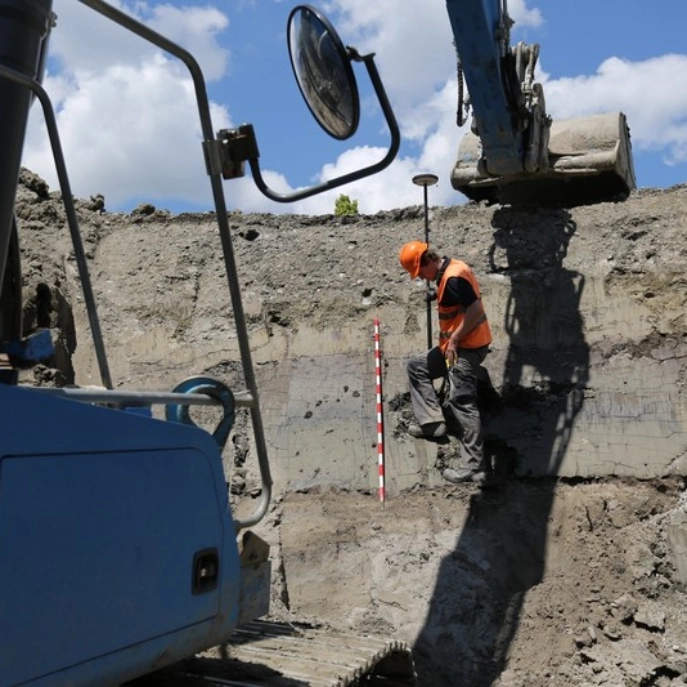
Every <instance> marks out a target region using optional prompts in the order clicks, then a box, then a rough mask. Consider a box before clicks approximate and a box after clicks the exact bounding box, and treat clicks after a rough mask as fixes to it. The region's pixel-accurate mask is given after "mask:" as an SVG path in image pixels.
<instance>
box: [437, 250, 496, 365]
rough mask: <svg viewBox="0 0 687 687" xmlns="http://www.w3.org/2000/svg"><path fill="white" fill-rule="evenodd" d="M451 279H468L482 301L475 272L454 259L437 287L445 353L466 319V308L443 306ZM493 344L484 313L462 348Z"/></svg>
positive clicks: (441, 342)
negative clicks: (449, 342)
mask: <svg viewBox="0 0 687 687" xmlns="http://www.w3.org/2000/svg"><path fill="white" fill-rule="evenodd" d="M451 277H462V278H463V279H467V281H469V282H470V286H472V289H473V291H474V292H475V295H476V296H477V298H478V299H479V300H480V301H481V300H482V298H481V296H480V292H479V284H478V283H477V279H476V278H475V275H474V273H473V271H472V270H471V269H470V267H469V266H468V265H466V264H465V263H464V262H462V261H461V260H455V259H452V260H451V261H450V262H449V264H448V266H447V267H446V269H445V270H444V274H443V275H442V277H441V281H440V282H439V284H438V286H437V304H438V305H437V310H438V311H439V347H440V348H441V350H442V351H443V352H445V351H446V347H447V346H448V340H449V338H450V337H451V334H452V333H453V332H454V331H455V329H456V328H457V327H458V326H459V325H460V323H461V322H462V321H463V318H464V317H465V308H463V306H462V305H451V306H448V307H447V306H442V305H441V301H442V298H443V296H444V289H445V287H446V283H447V282H448V280H449V279H450V278H451ZM490 343H491V329H490V327H489V321H488V320H487V314H486V313H485V312H484V310H483V311H482V317H481V318H480V320H479V322H478V324H477V326H476V327H475V328H474V329H473V330H472V331H471V332H470V333H469V334H467V336H465V337H463V338H462V339H461V341H460V347H461V348H480V347H481V346H488V345H489V344H490Z"/></svg>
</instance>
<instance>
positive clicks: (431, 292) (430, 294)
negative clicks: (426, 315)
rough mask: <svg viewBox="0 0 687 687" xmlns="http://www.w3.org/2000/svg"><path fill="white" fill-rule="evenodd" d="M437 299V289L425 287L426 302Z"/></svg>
mask: <svg viewBox="0 0 687 687" xmlns="http://www.w3.org/2000/svg"><path fill="white" fill-rule="evenodd" d="M436 299H437V290H436V289H427V293H426V294H425V300H426V301H427V302H428V303H431V302H432V301H435V300H436Z"/></svg>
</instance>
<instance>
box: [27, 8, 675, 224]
mask: <svg viewBox="0 0 687 687" xmlns="http://www.w3.org/2000/svg"><path fill="white" fill-rule="evenodd" d="M111 4H112V5H113V6H115V7H117V8H119V9H121V10H122V11H124V12H126V13H127V14H130V15H131V16H133V17H135V18H136V19H137V20H138V21H140V22H142V23H144V24H146V25H148V26H150V27H151V28H153V29H154V30H155V31H157V32H159V33H161V34H162V35H164V36H166V37H167V38H169V39H170V40H172V41H173V42H175V43H177V44H178V45H180V46H182V47H183V48H185V49H186V50H188V51H189V52H190V53H191V54H192V55H193V56H194V57H195V58H196V60H197V61H198V63H199V64H200V66H201V69H202V70H203V73H204V78H205V83H206V86H207V90H208V95H209V98H210V108H211V110H210V111H211V117H212V124H213V130H214V131H215V132H217V131H219V130H221V129H232V128H236V127H238V126H240V125H241V124H244V123H250V124H252V125H253V127H254V129H255V133H256V138H257V143H258V146H259V151H260V168H261V170H262V174H263V178H264V180H265V182H266V184H267V185H268V187H269V188H270V189H273V190H274V191H276V192H277V193H282V194H284V193H292V192H294V191H295V190H296V189H301V188H305V187H309V186H313V185H317V184H321V183H323V181H324V180H326V179H331V178H335V177H338V176H341V175H342V174H346V173H349V172H350V171H352V170H353V169H356V168H361V167H367V166H369V165H371V164H374V163H376V162H379V161H380V160H382V159H383V158H384V156H385V155H386V152H387V149H388V146H389V143H390V135H389V132H388V128H387V126H386V123H385V120H384V117H383V114H382V111H381V109H380V107H379V104H378V103H377V100H376V98H375V96H374V91H373V88H372V86H371V84H370V79H369V77H368V74H367V70H366V69H365V66H364V65H363V64H362V63H354V64H353V71H354V73H355V76H356V80H357V83H358V88H359V91H360V96H361V122H360V126H359V129H358V131H357V133H356V134H355V136H353V137H352V138H350V139H348V140H345V141H340V140H335V139H332V138H329V137H328V136H327V135H326V133H325V132H324V131H323V129H322V128H321V127H320V126H319V124H317V122H316V121H315V120H314V119H313V118H312V116H311V115H310V112H309V110H308V108H307V106H306V104H305V102H304V100H303V97H302V96H301V93H300V91H299V89H298V87H297V84H296V81H295V79H294V77H293V73H292V69H291V64H290V61H289V57H288V52H287V41H286V24H287V19H288V16H289V13H290V11H291V9H292V7H294V6H295V4H297V3H292V2H285V1H282V0H231V1H229V0H170V1H169V2H154V1H152V0H150V1H146V0H136V1H135V2H133V1H129V0H126V1H122V0H111ZM310 4H311V5H313V6H315V7H316V8H317V9H319V10H321V11H322V12H323V13H324V14H325V16H326V17H327V18H328V19H329V20H330V21H331V23H332V24H333V25H334V27H335V28H336V30H337V32H338V34H339V36H340V38H341V41H342V42H343V43H344V44H345V45H350V46H354V47H355V48H356V49H357V50H358V52H359V53H360V54H361V55H368V54H374V64H375V66H376V68H377V70H378V72H379V75H380V77H381V80H382V83H383V85H384V89H385V91H386V94H387V97H388V99H389V102H390V103H391V106H392V108H393V110H394V114H395V117H396V120H397V121H398V125H399V128H400V131H401V148H400V151H399V153H398V156H397V157H396V159H395V160H394V162H393V163H392V164H391V165H390V166H389V167H387V168H386V169H385V170H383V171H382V172H380V173H377V174H375V175H373V176H370V177H366V178H365V179H362V180H360V181H357V182H354V183H352V184H347V185H345V186H340V187H338V188H335V189H332V190H330V191H327V192H325V193H322V194H319V195H316V196H314V197H311V198H307V199H304V200H301V201H297V202H295V203H278V202H275V201H273V200H270V199H269V198H267V197H265V196H264V195H263V194H262V193H261V192H260V191H259V190H258V189H257V188H256V186H255V184H254V182H253V179H252V176H251V173H250V171H249V170H248V169H247V172H246V176H245V177H243V178H240V179H232V180H226V181H223V183H222V186H223V190H224V195H225V198H226V205H227V208H228V209H229V210H241V211H243V212H270V213H299V214H301V213H302V214H329V213H333V212H334V206H335V202H336V199H337V197H338V196H339V195H341V194H346V195H348V196H349V198H351V199H352V200H355V201H357V203H358V210H359V212H361V213H363V214H373V213H375V212H378V211H380V210H392V209H395V208H403V207H408V206H411V205H418V204H421V203H422V202H423V190H422V189H421V188H419V187H418V186H415V185H414V184H413V183H412V178H413V176H415V175H416V174H419V173H425V172H431V173H433V174H436V175H437V177H438V178H439V179H438V182H437V184H436V185H434V186H430V187H429V189H428V202H429V204H430V206H435V205H436V206H449V205H455V204H459V203H463V202H466V200H467V199H466V198H465V197H464V196H463V195H462V194H460V193H459V192H457V191H455V190H454V189H453V188H452V187H451V184H450V174H451V170H452V168H453V165H454V163H455V159H456V152H457V149H458V144H459V141H460V138H461V137H462V135H463V133H464V131H465V130H466V129H467V128H468V127H467V126H464V127H462V128H458V127H457V126H456V122H455V119H456V102H457V82H456V62H455V49H454V47H453V35H452V32H451V27H450V23H449V20H448V14H447V10H446V4H445V1H444V0H375V1H374V2H371V1H370V0H323V1H322V2H319V3H317V2H311V3H310ZM53 10H54V12H55V14H56V15H57V24H56V26H55V28H54V29H53V32H52V35H51V37H50V44H49V45H50V49H49V60H48V63H47V69H46V74H45V78H44V82H43V85H44V87H45V89H46V91H47V93H48V95H49V96H50V98H51V101H52V104H53V107H54V109H55V112H56V116H57V122H58V127H59V131H60V141H61V145H62V148H63V152H64V155H65V158H66V165H67V170H68V172H69V178H70V185H71V189H72V193H73V195H75V196H76V197H79V198H88V197H90V196H93V195H95V194H102V195H104V197H105V206H106V209H107V210H108V211H115V212H116V211H120V212H130V211H131V210H132V209H133V208H135V207H136V206H137V205H139V204H140V203H143V202H145V203H152V204H153V205H155V206H156V207H158V208H161V209H167V210H170V211H171V212H173V213H175V214H176V213H180V212H203V211H207V210H213V209H214V205H213V200H212V192H211V186H210V180H209V177H208V176H207V173H206V171H205V162H204V157H203V150H202V145H201V134H200V123H199V121H200V120H199V116H198V111H197V107H196V100H195V94H194V88H193V84H192V81H191V78H190V75H189V73H188V71H187V69H186V67H185V66H184V65H183V64H181V63H180V62H179V61H178V60H177V59H176V58H174V57H172V56H171V55H169V54H166V53H163V52H161V51H160V50H158V49H157V48H155V47H154V46H151V45H149V44H148V43H146V42H145V41H144V40H142V39H141V38H139V37H138V36H134V35H132V34H130V33H128V32H127V31H126V30H125V29H123V28H121V27H120V26H117V25H115V24H113V23H112V22H110V21H109V20H107V19H105V18H103V17H102V16H100V15H99V14H98V13H97V12H95V11H94V10H93V9H91V8H89V7H87V6H86V5H84V4H82V3H81V2H79V1H78V0H53ZM508 11H509V13H510V15H511V17H512V18H513V19H514V20H515V25H514V26H513V29H512V33H511V44H512V45H515V44H516V43H517V42H518V41H521V40H522V41H525V42H526V43H528V44H532V43H538V44H539V45H540V56H539V62H538V65H537V70H536V72H535V78H536V81H538V82H539V83H541V85H542V87H543V90H544V95H545V98H546V107H547V111H548V113H549V114H550V115H551V116H552V117H553V119H554V120H559V119H567V118H575V117H583V116H588V115H592V114H597V113H602V112H623V113H624V114H625V115H626V116H627V121H628V124H629V127H630V135H631V141H632V149H633V156H634V166H635V173H636V177H637V186H638V187H640V188H644V187H658V188H666V187H669V186H672V185H674V184H680V183H684V182H686V181H687V43H686V42H685V38H684V27H685V26H687V2H685V1H684V0H661V1H660V2H657V3H656V5H647V4H646V3H645V2H642V1H640V0H625V2H622V3H619V2H612V1H609V0H606V1H605V2H599V0H593V1H592V0H510V1H509V2H508ZM22 164H23V165H24V166H26V167H28V168H29V169H31V170H32V171H34V172H36V173H37V174H39V175H40V176H41V177H43V178H44V179H45V180H46V181H47V182H48V184H49V185H50V188H51V190H59V183H58V180H57V175H56V172H55V165H54V162H53V159H52V155H51V152H50V144H49V141H48V137H47V133H46V129H45V125H44V120H43V115H42V112H41V109H40V107H39V105H38V103H34V106H33V108H32V111H31V115H30V120H29V126H28V130H27V136H26V142H25V147H24V155H23V160H22Z"/></svg>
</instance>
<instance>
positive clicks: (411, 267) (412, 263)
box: [398, 241, 429, 279]
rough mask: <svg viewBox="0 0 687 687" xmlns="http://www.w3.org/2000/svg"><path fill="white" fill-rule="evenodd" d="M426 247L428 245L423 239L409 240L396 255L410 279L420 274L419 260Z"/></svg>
mask: <svg viewBox="0 0 687 687" xmlns="http://www.w3.org/2000/svg"><path fill="white" fill-rule="evenodd" d="M428 248H429V246H428V245H427V244H426V243H425V242H424V241H409V242H408V243H406V244H405V246H403V248H401V252H400V254H399V256H398V257H399V259H400V261H401V265H403V269H404V270H405V271H406V272H408V274H410V278H411V279H417V277H418V275H419V274H420V260H421V259H422V256H423V255H424V254H425V252H426V251H427V249H428Z"/></svg>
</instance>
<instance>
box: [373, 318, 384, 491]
mask: <svg viewBox="0 0 687 687" xmlns="http://www.w3.org/2000/svg"><path fill="white" fill-rule="evenodd" d="M374 340H375V390H376V393H377V469H378V472H379V500H380V501H381V502H382V503H384V498H385V493H384V410H383V405H382V352H381V347H380V345H379V343H380V342H379V319H378V318H377V317H375V319H374Z"/></svg>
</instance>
